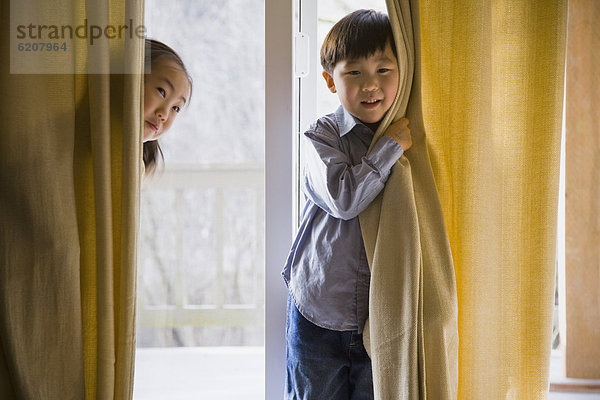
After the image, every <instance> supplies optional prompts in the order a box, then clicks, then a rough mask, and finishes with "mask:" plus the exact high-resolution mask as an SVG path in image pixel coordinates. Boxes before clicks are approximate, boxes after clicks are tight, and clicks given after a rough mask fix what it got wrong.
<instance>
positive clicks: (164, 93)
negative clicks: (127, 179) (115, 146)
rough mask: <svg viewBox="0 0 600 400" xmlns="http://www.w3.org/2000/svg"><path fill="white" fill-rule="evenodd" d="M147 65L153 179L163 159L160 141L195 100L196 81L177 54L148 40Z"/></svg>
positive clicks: (147, 147)
mask: <svg viewBox="0 0 600 400" xmlns="http://www.w3.org/2000/svg"><path fill="white" fill-rule="evenodd" d="M145 46H146V57H145V60H144V65H145V68H146V71H148V69H149V73H146V74H145V76H144V133H143V143H144V149H143V160H144V167H145V175H146V176H148V175H151V174H152V173H153V172H154V170H155V169H156V166H157V165H158V162H159V158H160V159H163V154H162V150H161V148H160V145H159V144H158V138H159V137H160V136H162V135H163V134H164V133H165V132H166V131H167V130H168V129H169V128H170V127H171V125H172V124H173V121H174V120H175V117H176V116H177V114H178V113H179V112H180V111H181V109H182V108H183V106H185V105H186V104H187V103H189V100H190V98H191V96H192V78H191V76H190V74H189V73H188V71H187V69H186V68H185V65H184V64H183V61H182V60H181V58H180V57H179V55H177V53H176V52H175V51H174V50H173V49H171V48H170V47H169V46H167V45H166V44H164V43H161V42H159V41H157V40H153V39H146V41H145Z"/></svg>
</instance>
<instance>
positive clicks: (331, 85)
mask: <svg viewBox="0 0 600 400" xmlns="http://www.w3.org/2000/svg"><path fill="white" fill-rule="evenodd" d="M323 78H325V82H326V83H327V87H328V88H329V91H331V93H336V90H335V82H334V81H333V76H331V75H329V73H328V72H327V71H323Z"/></svg>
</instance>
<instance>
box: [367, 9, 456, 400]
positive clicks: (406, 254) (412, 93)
mask: <svg viewBox="0 0 600 400" xmlns="http://www.w3.org/2000/svg"><path fill="white" fill-rule="evenodd" d="M387 7H388V13H389V15H390V21H391V23H392V27H393V31H394V37H395V42H396V47H397V53H398V62H399V66H400V73H401V76H400V89H399V93H398V96H397V99H396V102H395V104H394V105H393V106H392V110H391V111H390V112H389V113H388V115H387V116H386V118H385V119H384V121H383V122H382V124H381V126H380V127H379V129H378V131H377V132H376V134H375V137H374V140H373V143H374V142H375V141H376V140H377V139H378V138H379V137H380V136H381V134H382V133H383V132H384V131H385V129H386V128H387V126H388V125H389V123H390V121H391V120H392V119H398V118H400V117H402V116H404V115H406V117H407V118H408V119H409V120H410V125H409V127H410V129H411V133H412V136H413V146H412V147H411V148H410V149H409V150H408V151H407V152H406V153H405V154H404V155H403V156H402V157H401V158H400V160H399V161H398V162H397V163H396V165H394V167H393V169H392V173H391V175H390V177H389V178H388V181H387V182H386V186H385V188H384V190H383V191H382V193H381V194H380V195H379V196H378V197H377V198H376V199H375V200H374V201H373V202H372V203H371V205H370V206H369V207H368V208H367V209H366V210H365V211H364V212H363V213H362V214H361V215H360V223H361V228H362V233H363V239H364V242H365V249H366V251H367V257H368V260H369V266H370V268H371V290H370V297H369V320H368V321H367V324H366V327H365V347H366V348H367V351H368V352H369V354H370V356H371V360H372V365H373V387H374V391H375V397H376V398H377V399H435V400H444V399H455V398H456V393H457V389H458V330H457V313H458V310H457V298H456V284H455V277H454V268H453V265H452V255H451V253H450V247H449V243H448V236H447V234H446V229H445V227H444V218H443V215H442V209H441V206H440V202H439V198H438V194H437V191H436V186H435V181H434V177H433V173H432V169H431V164H430V160H429V155H428V150H427V136H426V134H425V128H424V125H423V116H422V110H421V95H420V85H421V79H420V40H419V38H420V34H419V4H418V0H413V1H410V0H388V1H387Z"/></svg>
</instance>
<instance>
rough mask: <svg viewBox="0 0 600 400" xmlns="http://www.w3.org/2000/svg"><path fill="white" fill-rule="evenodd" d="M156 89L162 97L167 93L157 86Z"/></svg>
mask: <svg viewBox="0 0 600 400" xmlns="http://www.w3.org/2000/svg"><path fill="white" fill-rule="evenodd" d="M157 90H158V93H160V95H161V96H162V97H165V96H166V95H167V92H166V91H165V89H163V88H161V87H159V88H157Z"/></svg>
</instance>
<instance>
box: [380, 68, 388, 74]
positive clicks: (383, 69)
mask: <svg viewBox="0 0 600 400" xmlns="http://www.w3.org/2000/svg"><path fill="white" fill-rule="evenodd" d="M389 70H390V69H389V68H379V73H381V74H384V73H386V72H388V71H389Z"/></svg>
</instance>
